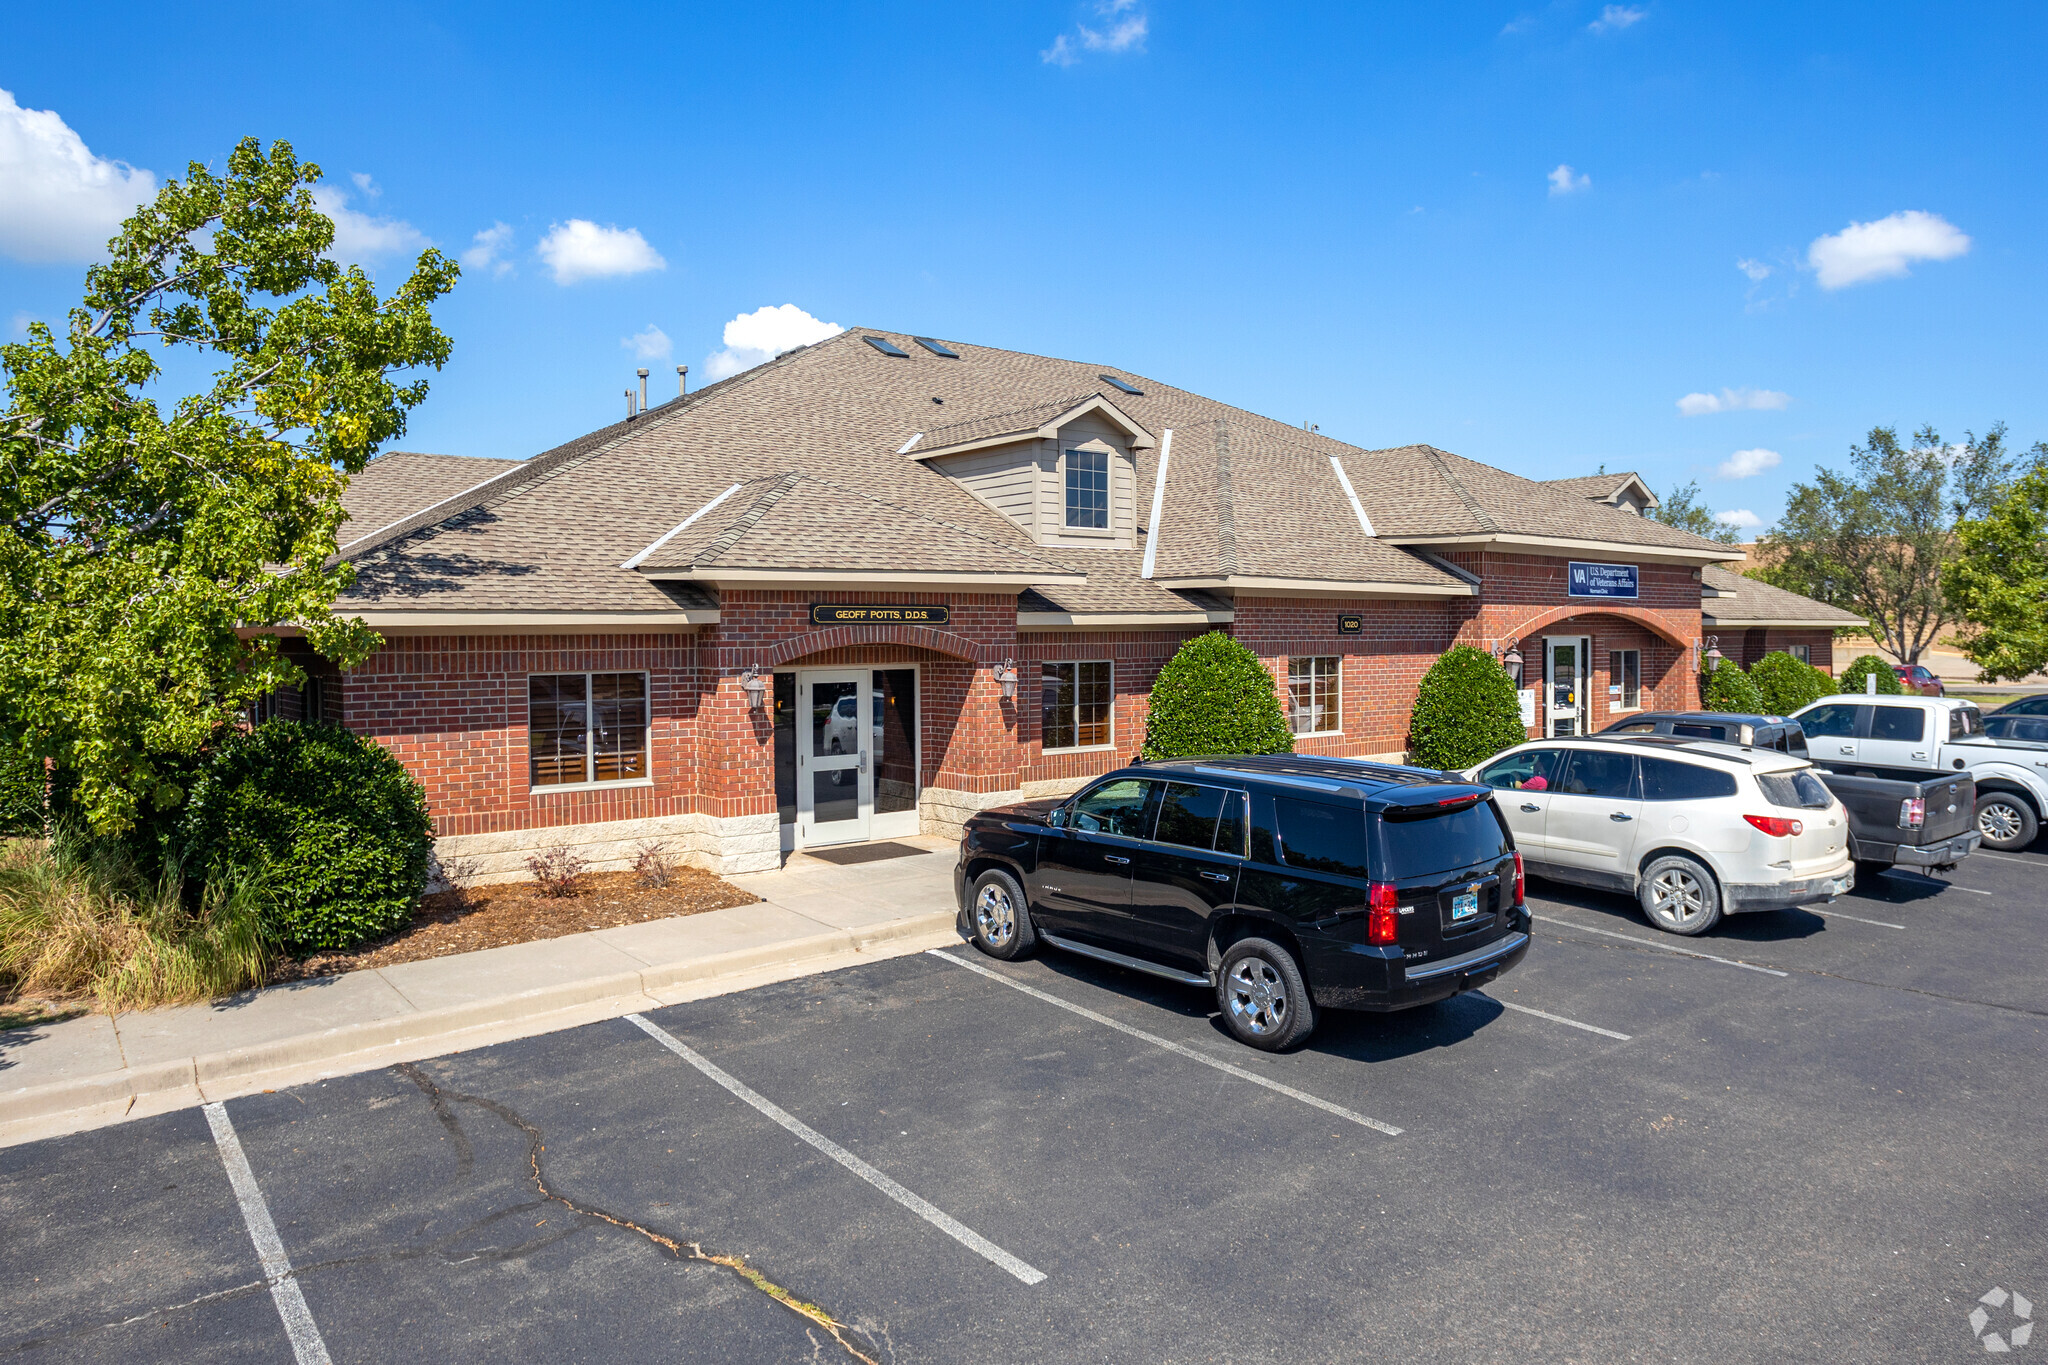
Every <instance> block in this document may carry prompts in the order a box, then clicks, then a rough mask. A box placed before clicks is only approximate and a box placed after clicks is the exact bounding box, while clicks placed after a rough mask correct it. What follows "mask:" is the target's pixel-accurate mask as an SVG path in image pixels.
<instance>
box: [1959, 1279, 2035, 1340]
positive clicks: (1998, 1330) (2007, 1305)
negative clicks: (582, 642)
mask: <svg viewBox="0 0 2048 1365" xmlns="http://www.w3.org/2000/svg"><path fill="white" fill-rule="evenodd" d="M1977 1303H1978V1307H1976V1308H1972V1309H1971V1310H1970V1335H1972V1336H1974V1337H1976V1338H1977V1340H1979V1341H1981V1342H1983V1343H1984V1349H1985V1350H1986V1351H1989V1352H1990V1353H1991V1354H1992V1355H2004V1354H2006V1353H2007V1352H2009V1351H2011V1350H2012V1349H2013V1348H2014V1347H2015V1346H2024V1345H2026V1344H2027V1342H2028V1341H2029V1340H2031V1339H2032V1338H2033V1335H2034V1305H2033V1304H2031V1303H2029V1302H2028V1301H2027V1296H2026V1295H2024V1294H2021V1293H2018V1292H2014V1293H2011V1294H2008V1293H2006V1292H2005V1290H2003V1289H2000V1288H1998V1287H1996V1286H1993V1287H1992V1290H1991V1292H1990V1293H1989V1294H1986V1295H1985V1296H1984V1297H1983V1298H1981V1299H1979V1300H1977ZM1987 1307H1988V1308H1990V1309H1991V1310H1992V1311H1991V1312H1986V1311H1985V1308H1987ZM2000 1310H2004V1311H2000ZM1992 1313H1997V1314H1998V1321H1997V1322H1996V1323H1995V1324H1994V1322H1993V1318H1992Z"/></svg>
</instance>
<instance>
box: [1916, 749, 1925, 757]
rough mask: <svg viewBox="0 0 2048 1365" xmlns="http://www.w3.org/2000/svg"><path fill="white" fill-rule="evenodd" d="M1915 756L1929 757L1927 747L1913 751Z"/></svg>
mask: <svg viewBox="0 0 2048 1365" xmlns="http://www.w3.org/2000/svg"><path fill="white" fill-rule="evenodd" d="M1913 757H1915V758H1925V757H1927V751H1926V750H1925V749H1915V750H1914V751H1913Z"/></svg>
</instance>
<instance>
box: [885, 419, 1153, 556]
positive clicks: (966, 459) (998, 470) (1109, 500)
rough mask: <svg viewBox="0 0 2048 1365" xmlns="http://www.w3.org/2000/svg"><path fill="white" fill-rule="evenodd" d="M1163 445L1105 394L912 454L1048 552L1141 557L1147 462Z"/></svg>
mask: <svg viewBox="0 0 2048 1365" xmlns="http://www.w3.org/2000/svg"><path fill="white" fill-rule="evenodd" d="M1156 444H1158V442H1157V441H1156V440H1155V439H1154V438H1153V435H1152V433H1151V432H1149V431H1147V430H1146V429H1145V428H1144V427H1142V426H1140V425H1139V424H1138V423H1137V422H1136V421H1134V420H1133V419H1132V418H1131V416H1130V415H1129V414H1128V413H1126V412H1125V411H1124V410H1123V409H1121V408H1119V407H1118V406H1117V405H1116V404H1115V403H1113V402H1111V401H1110V400H1109V399H1108V398H1106V397H1104V396H1103V395H1102V394H1099V393H1097V394H1089V395H1086V396H1085V397H1079V398H1070V399H1062V400H1060V401H1057V402H1053V403H1042V404H1038V405H1036V406H1034V407H1029V408H1020V409H1017V410H1015V411H1012V412H1004V413H995V414H992V415H990V416H987V417H978V418H974V419H971V420H969V421H964V422H956V423H953V424H951V425H949V426H946V427H941V428H938V429H936V430H934V431H931V432H928V433H925V434H923V435H921V436H918V437H914V438H913V439H912V440H911V442H910V443H909V444H908V445H906V446H905V447H904V453H905V454H907V455H908V456H910V458H912V459H915V460H919V461H921V462H923V463H924V464H926V465H927V466H929V467H930V468H932V469H935V470H937V471H938V472H940V473H941V474H944V475H945V476H946V477H947V478H950V479H952V480H954V481H955V482H957V483H958V484H959V485H960V486H961V487H962V488H965V489H966V490H967V491H968V492H970V493H972V494H974V496H975V497H977V498H979V499H981V501H983V502H984V503H987V504H988V505H989V506H990V507H992V508H994V509H995V510H996V511H998V512H1000V513H1002V514H1003V515H1004V516H1005V517H1008V518H1009V519H1010V520H1011V521H1012V522H1014V523H1016V525H1017V526H1019V527H1021V528H1022V529H1023V530H1024V532H1025V533H1026V534H1027V535H1029V536H1030V537H1031V538H1032V539H1033V540H1034V541H1036V542H1037V543H1038V544H1040V545H1067V546H1076V547H1097V548H1102V549H1126V550H1128V549H1133V548H1135V547H1136V544H1137V452H1138V451H1140V450H1149V449H1151V448H1152V447H1153V446H1155V445H1156Z"/></svg>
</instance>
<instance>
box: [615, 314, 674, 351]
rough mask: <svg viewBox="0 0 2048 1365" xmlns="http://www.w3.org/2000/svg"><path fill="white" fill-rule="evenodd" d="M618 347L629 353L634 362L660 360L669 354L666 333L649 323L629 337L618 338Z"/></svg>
mask: <svg viewBox="0 0 2048 1365" xmlns="http://www.w3.org/2000/svg"><path fill="white" fill-rule="evenodd" d="M619 345H621V346H624V347H625V348H626V349H627V350H629V351H631V352H632V353H633V358H634V359H635V360H662V359H666V358H667V356H668V354H669V341H668V333H667V332H664V331H662V330H661V329H660V328H659V327H656V326H655V325H654V324H653V323H651V322H650V323H648V324H647V325H646V326H645V327H643V328H641V329H640V330H639V331H637V332H635V333H633V335H631V336H629V337H620V338H619Z"/></svg>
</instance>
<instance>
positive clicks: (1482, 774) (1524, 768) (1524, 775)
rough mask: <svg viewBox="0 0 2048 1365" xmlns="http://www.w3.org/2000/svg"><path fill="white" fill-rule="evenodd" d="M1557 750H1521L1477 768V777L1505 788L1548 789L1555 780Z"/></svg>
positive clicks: (1536, 790)
mask: <svg viewBox="0 0 2048 1365" xmlns="http://www.w3.org/2000/svg"><path fill="white" fill-rule="evenodd" d="M1562 752H1563V751H1562V750H1559V749H1524V750H1523V751H1522V752H1521V753H1518V754H1509V755H1508V756H1507V757H1506V758H1503V759H1500V760H1498V761H1497V762H1494V763H1489V764H1488V765H1487V766H1485V767H1484V768H1481V769H1480V770H1479V780H1480V781H1481V782H1484V783H1485V784H1486V785H1487V786H1489V787H1502V788H1505V789H1507V790H1508V791H1532V792H1541V791H1549V790H1550V787H1551V784H1552V783H1553V782H1555V781H1556V780H1557V760H1558V758H1559V756H1560V755H1561V754H1562Z"/></svg>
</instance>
